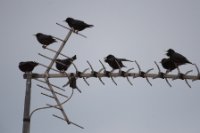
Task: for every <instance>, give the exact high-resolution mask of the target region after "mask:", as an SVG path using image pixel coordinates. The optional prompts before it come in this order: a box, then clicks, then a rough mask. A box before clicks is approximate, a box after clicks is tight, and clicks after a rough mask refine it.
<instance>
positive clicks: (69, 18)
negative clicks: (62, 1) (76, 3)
mask: <svg viewBox="0 0 200 133" xmlns="http://www.w3.org/2000/svg"><path fill="white" fill-rule="evenodd" d="M72 20H73V18H71V17H68V18H66V19H65V22H67V23H69V22H70V21H72Z"/></svg>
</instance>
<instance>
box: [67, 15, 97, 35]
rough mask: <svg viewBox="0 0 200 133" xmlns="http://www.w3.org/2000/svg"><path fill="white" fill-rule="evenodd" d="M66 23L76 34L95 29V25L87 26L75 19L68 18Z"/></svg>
mask: <svg viewBox="0 0 200 133" xmlns="http://www.w3.org/2000/svg"><path fill="white" fill-rule="evenodd" d="M65 22H67V23H68V25H69V26H70V27H71V28H72V29H73V30H74V32H76V33H78V31H82V30H84V29H85V28H89V27H93V26H94V25H91V24H86V23H85V22H84V21H81V20H77V19H73V18H70V17H68V18H66V20H65Z"/></svg>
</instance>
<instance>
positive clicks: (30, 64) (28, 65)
mask: <svg viewBox="0 0 200 133" xmlns="http://www.w3.org/2000/svg"><path fill="white" fill-rule="evenodd" d="M37 65H38V63H37V62H34V61H26V62H20V63H19V66H18V67H19V69H20V70H21V71H22V72H25V73H26V72H32V71H33V69H34V68H35V67H36V66H37Z"/></svg>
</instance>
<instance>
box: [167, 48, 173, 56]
mask: <svg viewBox="0 0 200 133" xmlns="http://www.w3.org/2000/svg"><path fill="white" fill-rule="evenodd" d="M174 53H175V51H174V50H173V49H168V50H167V53H166V55H167V56H171V55H172V54H174Z"/></svg>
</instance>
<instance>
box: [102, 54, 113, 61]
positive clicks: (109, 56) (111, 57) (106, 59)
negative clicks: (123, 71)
mask: <svg viewBox="0 0 200 133" xmlns="http://www.w3.org/2000/svg"><path fill="white" fill-rule="evenodd" d="M112 59H115V56H114V55H111V54H109V55H108V56H107V57H105V58H104V61H105V62H108V61H109V60H112Z"/></svg>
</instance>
